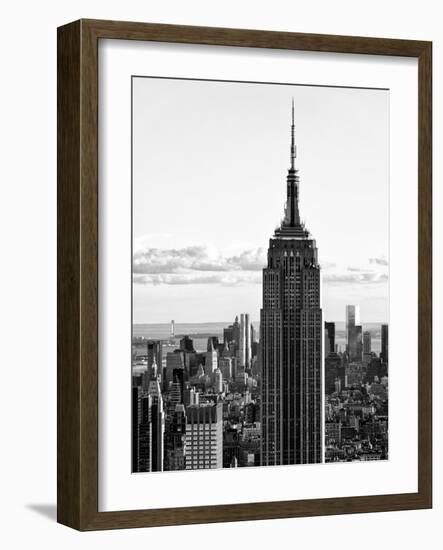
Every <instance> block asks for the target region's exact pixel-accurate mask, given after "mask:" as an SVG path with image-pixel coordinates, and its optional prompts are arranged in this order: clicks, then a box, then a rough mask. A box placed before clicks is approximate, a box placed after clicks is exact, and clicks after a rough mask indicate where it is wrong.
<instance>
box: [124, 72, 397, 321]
mask: <svg viewBox="0 0 443 550" xmlns="http://www.w3.org/2000/svg"><path fill="white" fill-rule="evenodd" d="M292 96H294V99H295V119H296V122H295V126H296V130H295V131H296V139H297V146H298V148H299V150H300V151H302V153H303V154H301V155H299V157H300V160H299V168H300V173H301V177H302V186H301V202H302V204H303V213H304V214H305V220H306V222H307V224H308V225H309V227H310V229H311V231H312V232H313V233H315V235H316V239H317V244H318V246H319V249H320V250H321V251H323V252H320V257H319V263H320V265H321V267H322V274H323V277H322V279H323V280H322V285H323V298H324V299H323V303H322V308H323V310H324V316H325V319H330V320H337V321H341V320H343V319H344V317H343V311H344V307H345V305H346V304H347V303H358V304H359V305H360V308H361V311H362V318H363V320H364V321H366V322H369V323H371V322H387V321H388V291H387V289H388V281H387V276H388V265H387V264H388V239H387V235H388V233H387V225H388V222H387V202H388V201H387V194H388V180H387V178H388V169H387V167H388V164H387V148H386V147H385V145H386V143H387V141H386V140H387V133H388V132H387V130H388V128H387V108H388V95H387V92H386V91H381V90H375V91H374V90H348V89H338V90H336V89H322V88H320V89H317V88H314V87H298V86H277V85H258V84H243V83H218V82H195V81H170V80H168V79H165V80H157V79H150V78H143V79H134V115H135V116H134V322H135V323H160V322H164V323H167V322H169V320H170V319H171V318H174V319H176V320H177V321H182V322H215V321H218V322H222V321H223V320H227V321H228V320H229V319H231V318H232V316H233V315H234V313H235V308H233V307H232V302H235V303H236V304H240V305H239V307H238V308H237V310H241V311H248V312H249V313H250V315H251V318H252V320H253V321H257V320H258V318H259V309H260V299H261V297H260V295H261V283H262V281H261V270H262V268H263V267H264V266H265V264H266V243H267V239H268V237H267V235H268V234H270V233H272V232H273V230H274V229H275V226H277V225H278V222H279V219H280V218H281V202H282V201H283V199H284V189H283V188H282V186H281V185H280V182H281V180H282V178H284V167H285V166H286V165H287V163H288V155H287V147H285V144H284V136H285V134H286V132H285V126H286V125H287V111H288V104H289V105H290V101H291V98H292ZM177 97H179V98H180V101H178V102H177V100H176V98H177ZM197 99H198V109H197ZM215 105H217V108H215ZM362 105H364V112H363V113H362V112H361V111H362V109H361V107H362ZM154 106H155V108H154ZM180 106H181V107H182V109H181V111H184V112H181V111H180ZM154 111H155V112H154ZM191 117H193V124H192V125H190V118H191ZM339 121H340V124H341V125H342V126H340V128H341V127H343V126H344V128H345V129H346V130H347V131H344V130H343V128H342V130H340V129H339V126H338V122H339ZM160 126H161V128H160ZM190 126H193V128H194V130H192V128H191V127H190ZM263 128H266V133H264V131H263ZM321 128H323V130H322V131H321V132H320V130H321ZM157 129H158V130H159V131H158V132H157ZM211 129H212V130H211ZM211 131H212V133H210V132H211ZM153 136H154V137H155V139H152V137H153ZM228 137H229V139H228ZM196 151H199V154H196ZM285 152H286V154H285ZM170 156H172V157H173V159H174V163H170V164H168V163H167V157H170ZM317 156H319V157H321V158H322V162H321V163H319V162H318V159H317ZM345 156H346V159H345ZM226 158H229V162H226V161H225V159H226ZM359 164H360V165H363V166H364V170H363V171H361V170H359V166H358V165H359ZM320 165H321V166H320ZM357 175H358V178H359V185H355V183H354V184H353V183H352V182H353V179H354V182H355V178H356V177H357ZM167 181H178V185H177V187H174V193H177V200H174V201H171V197H170V194H169V193H168V191H167ZM156 182H158V185H157V184H156ZM326 182H327V183H326ZM151 183H152V185H151ZM319 186H321V188H322V192H323V194H324V195H325V200H324V201H323V200H322V201H318V199H317V195H318V190H319ZM271 191H272V194H271ZM153 193H154V197H155V199H154V203H151V204H152V206H151V208H149V206H148V205H149V204H150V202H149V201H150V199H151V195H152V194H153ZM334 198H335V202H333V200H334ZM362 202H363V203H364V205H365V206H364V207H362V206H360V203H362ZM347 204H350V205H352V204H355V205H356V206H355V208H345V205H347ZM331 205H333V206H334V208H331ZM342 208H343V213H342V214H339V213H340V210H341V209H342ZM375 209H376V210H375ZM335 210H336V211H335ZM260 212H263V215H261V214H260ZM346 212H347V213H346ZM371 212H373V214H371ZM345 213H346V214H345ZM375 213H376V214H375ZM264 214H265V215H264ZM338 214H339V215H338ZM328 220H330V224H331V226H332V225H333V229H334V231H331V230H329V228H328ZM179 227H180V229H179ZM349 227H352V231H350V230H349ZM240 229H241V230H240ZM332 235H336V237H335V238H333V237H332ZM369 237H370V238H369ZM336 241H339V242H340V243H341V244H340V246H339V245H338V243H337V242H336ZM208 292H211V297H212V299H211V304H210V307H209V304H208V303H205V301H202V300H198V297H199V296H201V295H202V294H205V293H208ZM185 312H186V315H185Z"/></svg>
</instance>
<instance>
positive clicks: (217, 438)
mask: <svg viewBox="0 0 443 550" xmlns="http://www.w3.org/2000/svg"><path fill="white" fill-rule="evenodd" d="M186 417H187V424H186V469H187V470H199V469H207V468H222V467H223V405H222V403H221V402H220V403H217V404H213V403H202V404H200V405H189V407H187V408H186Z"/></svg>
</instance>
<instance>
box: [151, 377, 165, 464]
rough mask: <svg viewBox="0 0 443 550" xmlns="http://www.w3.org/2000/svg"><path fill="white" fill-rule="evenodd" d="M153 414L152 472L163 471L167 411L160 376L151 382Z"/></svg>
mask: <svg viewBox="0 0 443 550" xmlns="http://www.w3.org/2000/svg"><path fill="white" fill-rule="evenodd" d="M148 396H149V398H150V403H149V406H150V416H151V445H152V447H151V448H152V452H151V472H162V471H163V458H164V433H165V413H164V412H163V397H162V393H161V390H160V384H159V381H158V378H153V379H152V380H151V383H150V384H149V390H148Z"/></svg>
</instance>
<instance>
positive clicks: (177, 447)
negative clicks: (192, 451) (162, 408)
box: [165, 403, 186, 471]
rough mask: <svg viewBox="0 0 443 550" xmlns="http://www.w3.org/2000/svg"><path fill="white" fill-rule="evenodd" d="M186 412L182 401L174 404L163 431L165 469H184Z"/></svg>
mask: <svg viewBox="0 0 443 550" xmlns="http://www.w3.org/2000/svg"><path fill="white" fill-rule="evenodd" d="M185 455H186V412H185V407H184V405H183V404H182V403H179V404H177V405H175V408H174V411H173V413H172V414H171V418H170V420H169V422H168V429H167V431H166V432H165V470H167V471H171V470H184V469H185V466H186V462H185Z"/></svg>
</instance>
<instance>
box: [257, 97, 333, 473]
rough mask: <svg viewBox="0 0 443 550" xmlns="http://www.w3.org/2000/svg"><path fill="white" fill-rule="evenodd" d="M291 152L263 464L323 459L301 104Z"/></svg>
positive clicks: (268, 351) (265, 335)
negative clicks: (299, 147) (303, 197)
mask: <svg viewBox="0 0 443 550" xmlns="http://www.w3.org/2000/svg"><path fill="white" fill-rule="evenodd" d="M290 158H291V165H290V168H289V170H288V175H287V201H286V207H285V215H284V218H283V221H282V222H281V225H280V227H278V228H277V229H276V230H275V232H274V235H273V237H272V238H271V239H270V240H269V248H268V260H267V262H268V263H267V267H265V268H264V269H263V308H262V309H261V313H260V331H261V335H260V343H261V354H262V355H261V364H262V396H261V407H262V414H261V416H262V440H261V464H262V465H263V466H271V465H279V464H309V463H317V462H322V413H321V410H322V409H321V407H322V369H321V364H322V358H321V353H322V352H321V345H322V311H321V308H320V266H319V264H318V260H317V247H316V243H315V240H314V239H312V237H311V235H310V234H309V231H308V230H307V229H306V228H305V226H304V224H303V223H302V222H301V221H300V213H299V175H298V170H297V169H296V168H295V158H296V148H295V142H294V102H292V125H291V157H290Z"/></svg>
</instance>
